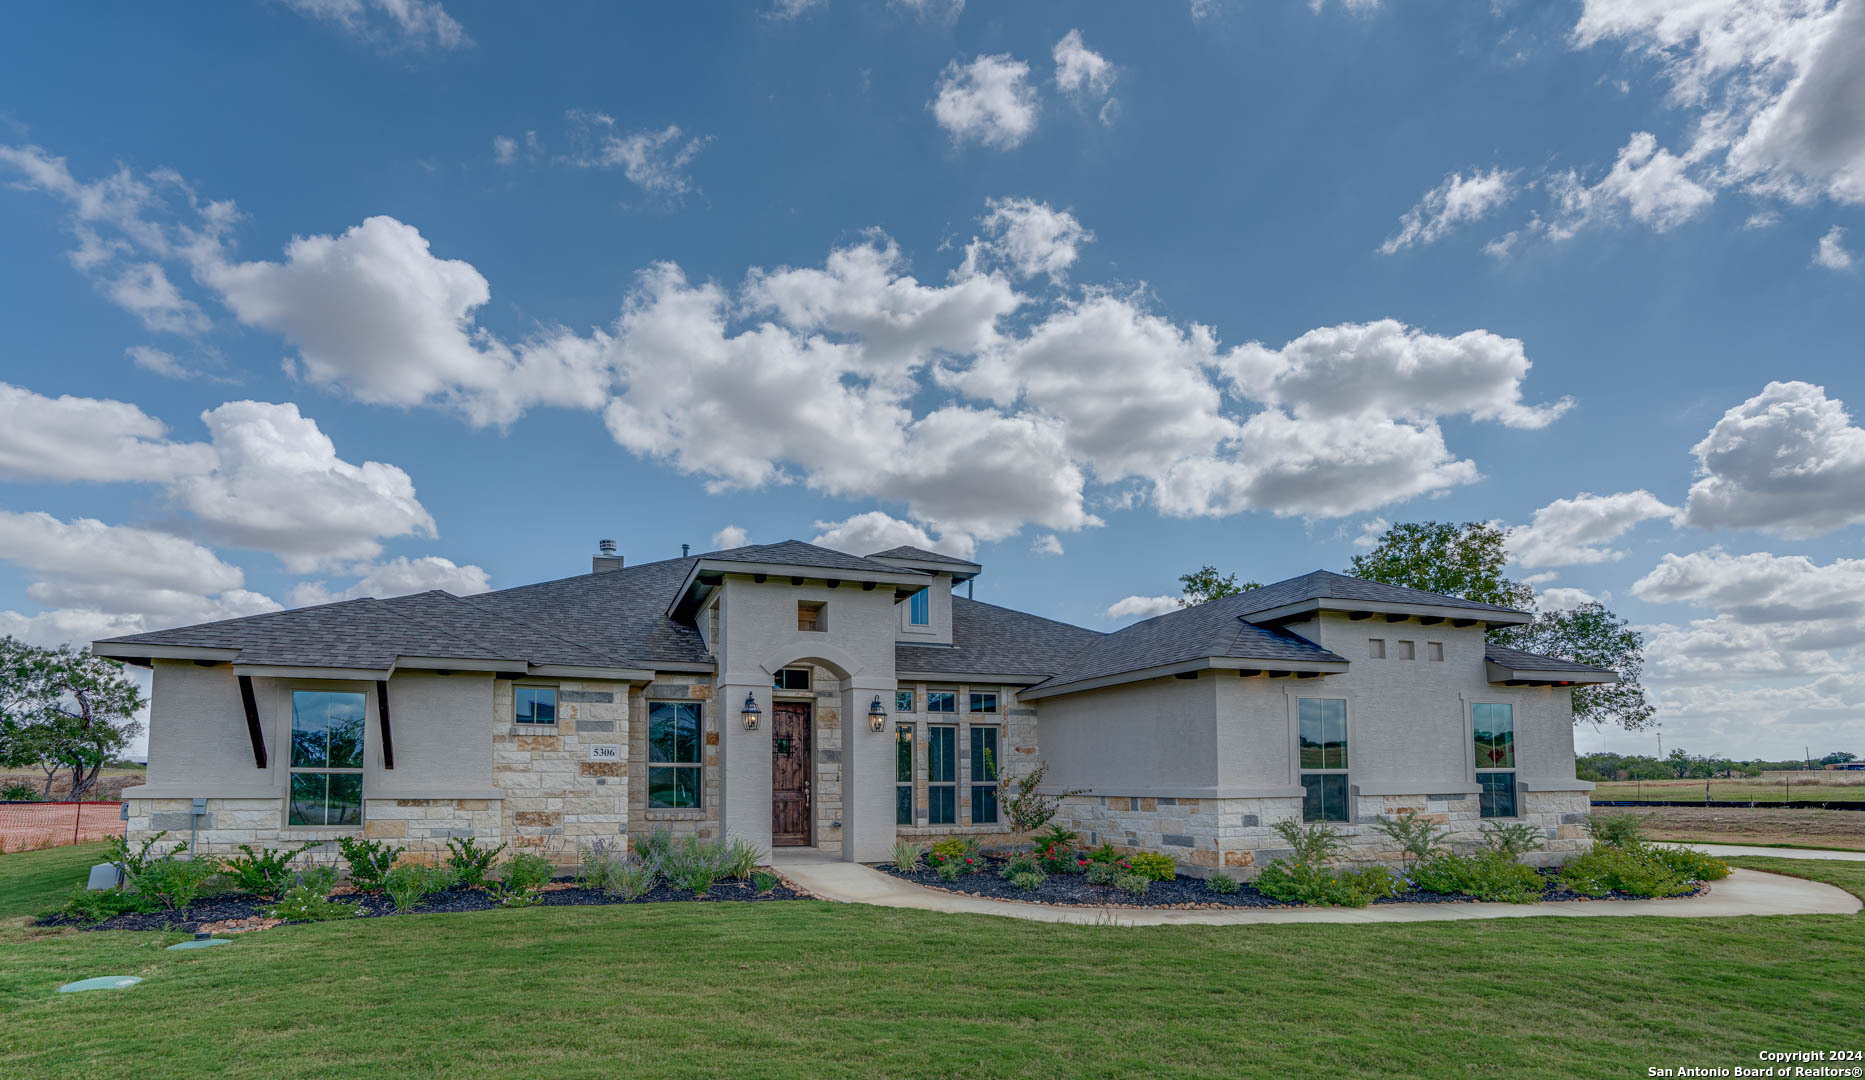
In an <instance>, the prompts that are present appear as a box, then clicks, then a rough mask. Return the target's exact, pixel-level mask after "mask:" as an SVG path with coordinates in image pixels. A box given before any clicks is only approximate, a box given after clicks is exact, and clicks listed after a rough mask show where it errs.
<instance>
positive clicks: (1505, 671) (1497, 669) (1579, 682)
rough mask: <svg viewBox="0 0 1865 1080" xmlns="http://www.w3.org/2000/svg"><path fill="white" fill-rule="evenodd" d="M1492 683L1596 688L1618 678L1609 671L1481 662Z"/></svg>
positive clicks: (1492, 661)
mask: <svg viewBox="0 0 1865 1080" xmlns="http://www.w3.org/2000/svg"><path fill="white" fill-rule="evenodd" d="M1483 667H1484V669H1485V670H1486V671H1487V672H1488V675H1489V681H1490V682H1492V683H1535V684H1538V685H1552V686H1598V685H1601V684H1606V683H1616V682H1618V681H1619V676H1618V675H1617V674H1615V673H1613V672H1610V671H1568V670H1563V669H1559V668H1556V669H1552V670H1549V669H1543V668H1518V667H1511V666H1509V665H1508V664H1502V663H1498V662H1496V661H1494V660H1485V661H1483Z"/></svg>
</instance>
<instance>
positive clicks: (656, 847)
mask: <svg viewBox="0 0 1865 1080" xmlns="http://www.w3.org/2000/svg"><path fill="white" fill-rule="evenodd" d="M634 846H635V856H636V857H637V858H640V859H644V860H649V861H652V862H659V861H660V860H661V857H662V856H664V855H666V854H667V852H668V851H669V850H670V849H672V847H673V830H672V829H667V828H660V829H655V830H654V831H653V832H651V833H649V834H648V835H646V836H637V837H635V844H634Z"/></svg>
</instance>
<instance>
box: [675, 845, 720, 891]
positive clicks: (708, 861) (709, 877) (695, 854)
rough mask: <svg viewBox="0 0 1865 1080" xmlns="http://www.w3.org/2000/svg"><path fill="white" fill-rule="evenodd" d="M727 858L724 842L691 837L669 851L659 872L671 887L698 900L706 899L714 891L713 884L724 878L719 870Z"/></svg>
mask: <svg viewBox="0 0 1865 1080" xmlns="http://www.w3.org/2000/svg"><path fill="white" fill-rule="evenodd" d="M724 857H725V844H724V842H723V841H707V840H701V839H700V838H699V837H697V836H688V837H683V838H682V839H681V840H680V842H679V843H677V844H674V845H672V846H671V847H669V848H668V849H667V854H666V855H664V856H662V858H661V866H660V869H661V873H662V874H665V875H666V877H667V882H668V884H670V885H673V886H674V887H676V888H680V889H686V890H688V891H690V892H692V893H693V894H694V895H695V896H704V895H706V892H707V890H709V889H711V888H712V883H713V882H715V881H717V880H719V878H720V877H721V876H722V872H721V870H720V866H721V864H722V863H723V861H724Z"/></svg>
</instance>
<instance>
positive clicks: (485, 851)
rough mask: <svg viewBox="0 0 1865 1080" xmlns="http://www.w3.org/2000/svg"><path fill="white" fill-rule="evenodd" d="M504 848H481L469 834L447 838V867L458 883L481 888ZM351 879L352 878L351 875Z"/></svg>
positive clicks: (500, 846)
mask: <svg viewBox="0 0 1865 1080" xmlns="http://www.w3.org/2000/svg"><path fill="white" fill-rule="evenodd" d="M504 850H505V845H504V844H500V845H499V846H498V847H495V848H482V847H480V846H479V841H477V840H475V839H473V838H472V837H470V836H469V837H466V838H465V839H463V840H449V841H447V869H449V870H451V871H453V876H454V877H456V878H458V879H459V881H460V884H462V885H465V886H466V887H468V888H472V889H483V888H485V886H486V873H487V871H489V870H491V869H492V860H493V859H496V858H498V857H499V852H501V851H504ZM351 880H354V877H353V876H352V879H351Z"/></svg>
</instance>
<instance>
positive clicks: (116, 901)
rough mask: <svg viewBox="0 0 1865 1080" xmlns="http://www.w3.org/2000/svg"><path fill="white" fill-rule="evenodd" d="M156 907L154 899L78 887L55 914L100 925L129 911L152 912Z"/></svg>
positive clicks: (117, 891)
mask: <svg viewBox="0 0 1865 1080" xmlns="http://www.w3.org/2000/svg"><path fill="white" fill-rule="evenodd" d="M156 907H157V904H156V902H155V900H154V899H152V898H150V897H147V896H142V895H139V894H137V893H130V892H124V891H123V890H121V889H87V888H85V887H84V886H82V885H80V886H78V890H77V891H76V892H74V893H72V894H71V899H69V900H66V901H65V903H64V906H62V907H60V908H59V909H58V912H57V913H58V914H60V915H63V916H65V917H66V918H68V919H83V920H84V921H85V922H88V923H100V922H103V921H104V920H105V919H109V918H114V917H116V916H118V915H122V914H125V913H127V912H131V911H139V912H150V911H154V910H156Z"/></svg>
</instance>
